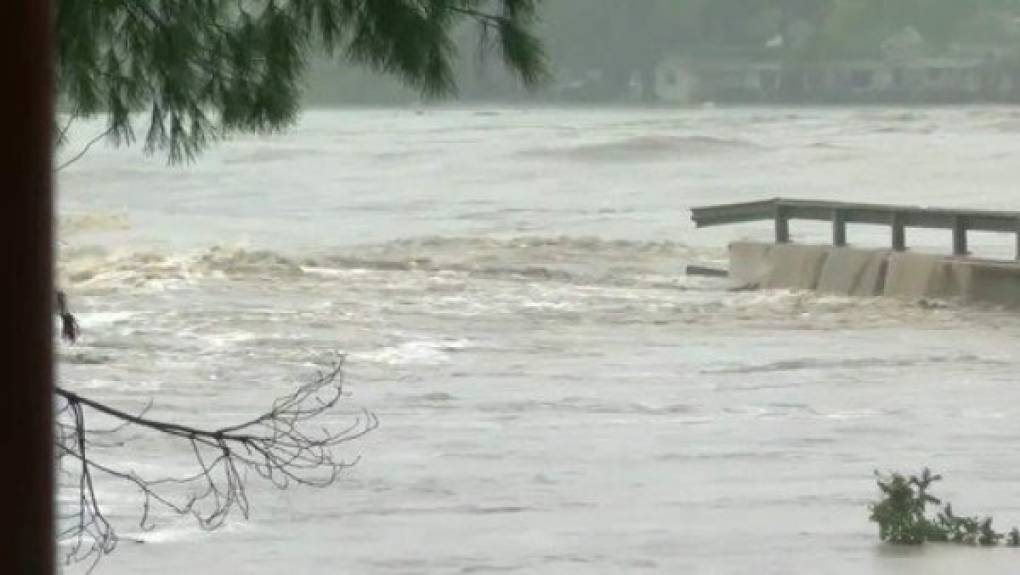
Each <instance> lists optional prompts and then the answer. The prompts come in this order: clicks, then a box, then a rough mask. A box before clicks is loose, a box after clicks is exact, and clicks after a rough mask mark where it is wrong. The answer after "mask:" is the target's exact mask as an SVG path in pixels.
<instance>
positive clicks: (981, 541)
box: [870, 468, 1020, 547]
mask: <svg viewBox="0 0 1020 575" xmlns="http://www.w3.org/2000/svg"><path fill="white" fill-rule="evenodd" d="M876 475H877V476H878V477H877V482H878V488H879V490H881V492H882V499H881V500H880V501H878V502H877V503H873V504H872V505H871V517H870V519H871V521H874V522H875V523H878V537H879V539H881V540H882V541H887V542H889V543H894V544H898V545H921V544H922V543H925V542H941V543H963V544H966V545H981V546H992V545H998V544H1000V543H1002V542H1003V541H1005V543H1006V544H1007V545H1009V546H1010V547H1020V529H1017V528H1016V527H1014V528H1013V529H1012V530H1010V532H1009V533H1008V534H1007V533H1000V532H998V531H996V530H995V529H994V528H993V527H992V518H991V517H963V516H959V515H956V514H955V513H954V512H953V506H952V504H950V503H945V504H944V505H943V502H942V500H941V499H939V498H938V497H935V496H934V495H932V494H931V491H930V488H931V486H932V485H933V484H934V483H935V482H937V481H941V480H942V476H941V475H935V474H932V472H931V470H929V469H928V468H925V469H924V470H923V471H922V472H921V473H920V474H919V475H911V476H910V477H907V476H905V475H902V474H899V473H893V474H892V475H889V476H884V475H881V474H876ZM929 505H930V506H933V507H935V508H936V509H938V508H939V506H942V507H941V509H940V510H939V511H937V512H936V513H935V515H934V516H929V515H928V513H927V509H928V506H929Z"/></svg>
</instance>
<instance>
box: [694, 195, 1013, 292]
mask: <svg viewBox="0 0 1020 575" xmlns="http://www.w3.org/2000/svg"><path fill="white" fill-rule="evenodd" d="M692 219H693V220H694V223H695V225H696V226H697V227H699V228H701V227H708V226H718V225H725V224H736V223H742V222H751V221H760V220H773V221H774V222H775V243H762V242H748V241H741V242H734V243H732V244H730V246H729V253H730V277H731V278H732V279H733V281H734V282H735V283H736V284H737V285H740V286H742V287H760V288H789V289H814V290H819V291H823V292H828V293H838V294H845V295H865V296H876V295H890V296H899V297H912V298H927V297H931V298H946V299H961V300H964V301H974V302H985V303H992V304H999V305H1006V306H1011V307H1020V212H1011V211H993V210H968V209H945V208H926V207H918V206H896V205H884V204H862V203H849V202H833V201H819V200H791V199H783V198H775V199H771V200H765V201H758V202H747V203H739V204H725V205H716V206H705V207H698V208H693V209H692ZM792 220H813V221H826V222H831V224H832V244H831V245H807V244H794V243H792V242H791V241H790V222H791V221H792ZM854 223H858V224H872V225H874V224H878V225H887V226H889V229H890V246H889V247H888V248H882V249H866V248H858V247H851V246H849V245H848V244H847V240H846V238H847V234H846V231H847V225H848V224H854ZM908 228H930V229H946V230H951V231H952V252H951V255H938V254H922V253H916V252H911V251H909V250H908V249H907V229H908ZM969 231H983V232H1003V233H1009V234H1012V235H1013V236H1014V238H1015V245H1016V252H1015V253H1016V256H1015V257H1016V260H1017V261H1008V262H1006V261H996V260H989V259H980V258H974V257H970V253H969V250H968V243H967V234H968V232H969Z"/></svg>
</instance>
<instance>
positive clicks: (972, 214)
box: [691, 198, 1020, 259]
mask: <svg viewBox="0 0 1020 575" xmlns="http://www.w3.org/2000/svg"><path fill="white" fill-rule="evenodd" d="M691 217H692V219H693V220H694V223H695V225H697V227H699V228H702V227H708V226H718V225H724V224H736V223H741V222H751V221H758V220H774V221H775V227H776V242H778V243H787V242H789V241H790V227H789V221H790V220H793V219H800V220H815V221H831V222H832V242H833V244H834V245H837V246H843V245H846V225H847V224H848V223H861V224H883V225H888V226H890V228H891V231H892V248H893V249H894V250H905V249H906V231H905V230H906V228H908V227H913V228H935V229H949V230H952V231H953V254H954V255H957V256H964V255H967V254H968V251H967V232H968V231H970V230H975V231H988V232H1007V233H1012V234H1016V241H1017V259H1020V212H1011V211H993V210H966V209H949V208H926V207H920V206H895V205H885V204H860V203H851V202H830V201H818V200H788V199H783V198H775V199H771V200H765V201H759V202H747V203H739V204H724V205H716V206H705V207H698V208H694V209H692V216H691Z"/></svg>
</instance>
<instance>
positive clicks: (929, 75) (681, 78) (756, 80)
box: [655, 56, 1020, 104]
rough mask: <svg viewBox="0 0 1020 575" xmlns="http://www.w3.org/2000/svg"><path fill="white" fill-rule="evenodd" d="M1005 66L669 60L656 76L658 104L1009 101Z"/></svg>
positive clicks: (958, 60)
mask: <svg viewBox="0 0 1020 575" xmlns="http://www.w3.org/2000/svg"><path fill="white" fill-rule="evenodd" d="M1017 79H1018V76H1017V74H1016V73H1015V72H1014V71H1013V70H1012V69H1011V68H1008V67H1005V66H1003V65H1001V64H995V63H992V62H988V61H986V60H984V59H982V58H976V57H968V56H952V57H951V56H943V57H937V58H919V59H916V60H912V61H910V62H902V61H901V62H890V61H888V60H880V59H875V60H836V61H829V62H819V63H810V64H787V63H784V62H782V61H780V60H778V59H772V60H753V59H741V58H724V59H710V60H692V59H684V58H675V57H671V58H665V59H663V60H662V61H660V62H659V64H658V66H657V67H656V73H655V94H656V96H657V97H658V99H659V100H660V101H663V102H674V103H682V104H690V103H696V102H704V101H738V102H739V101H752V102H753V101H775V100H778V101H782V100H787V99H808V100H820V101H833V100H837V101H839V100H848V101H855V100H856V101H869V100H895V101H912V100H917V101H933V100H934V101H938V100H961V101H967V100H975V99H980V98H982V97H984V96H988V97H994V96H1006V95H1010V94H1012V93H1013V92H1014V91H1015V90H1014V88H1015V87H1018V86H1020V82H1018V81H1017Z"/></svg>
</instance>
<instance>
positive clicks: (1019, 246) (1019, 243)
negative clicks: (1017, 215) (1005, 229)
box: [1016, 220, 1020, 261]
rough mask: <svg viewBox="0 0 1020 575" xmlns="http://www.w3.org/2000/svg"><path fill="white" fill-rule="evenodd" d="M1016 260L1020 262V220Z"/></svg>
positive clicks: (1019, 222)
mask: <svg viewBox="0 0 1020 575" xmlns="http://www.w3.org/2000/svg"><path fill="white" fill-rule="evenodd" d="M1016 259H1017V261H1020V220H1017V221H1016Z"/></svg>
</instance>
